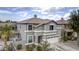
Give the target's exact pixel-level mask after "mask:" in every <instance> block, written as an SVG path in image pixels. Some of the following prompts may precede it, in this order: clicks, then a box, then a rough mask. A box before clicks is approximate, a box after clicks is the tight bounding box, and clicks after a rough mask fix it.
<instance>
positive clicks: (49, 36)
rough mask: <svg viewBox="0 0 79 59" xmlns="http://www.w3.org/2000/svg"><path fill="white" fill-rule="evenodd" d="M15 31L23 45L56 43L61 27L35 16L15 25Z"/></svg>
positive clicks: (52, 21)
mask: <svg viewBox="0 0 79 59" xmlns="http://www.w3.org/2000/svg"><path fill="white" fill-rule="evenodd" d="M17 31H18V32H19V34H20V37H21V39H22V42H24V43H40V42H42V41H46V40H47V41H48V42H50V43H55V42H58V41H59V39H60V38H61V26H60V25H59V24H57V22H55V21H54V20H49V19H40V18H37V17H36V16H35V17H33V18H30V19H26V20H23V21H20V22H18V23H17Z"/></svg>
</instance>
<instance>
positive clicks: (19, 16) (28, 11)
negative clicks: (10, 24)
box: [0, 7, 79, 21]
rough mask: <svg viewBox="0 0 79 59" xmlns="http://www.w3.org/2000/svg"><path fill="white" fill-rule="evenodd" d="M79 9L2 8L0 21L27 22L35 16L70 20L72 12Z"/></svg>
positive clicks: (0, 9) (0, 8)
mask: <svg viewBox="0 0 79 59" xmlns="http://www.w3.org/2000/svg"><path fill="white" fill-rule="evenodd" d="M76 9H79V8H78V7H50V8H46V7H0V20H3V21H5V20H14V21H15V20H16V21H20V20H25V19H28V18H32V17H33V15H34V14H36V15H37V16H38V18H43V19H50V20H52V19H53V20H59V19H61V18H64V19H68V18H69V17H68V16H69V15H70V12H72V11H73V10H76Z"/></svg>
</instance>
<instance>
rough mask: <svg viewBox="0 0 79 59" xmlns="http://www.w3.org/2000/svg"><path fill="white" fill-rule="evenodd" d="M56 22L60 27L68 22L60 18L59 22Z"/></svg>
mask: <svg viewBox="0 0 79 59" xmlns="http://www.w3.org/2000/svg"><path fill="white" fill-rule="evenodd" d="M56 22H57V24H60V25H62V24H68V21H67V20H64V19H63V18H61V20H58V21H56Z"/></svg>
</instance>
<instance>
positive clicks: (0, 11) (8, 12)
mask: <svg viewBox="0 0 79 59" xmlns="http://www.w3.org/2000/svg"><path fill="white" fill-rule="evenodd" d="M0 13H7V14H12V12H10V11H7V10H0Z"/></svg>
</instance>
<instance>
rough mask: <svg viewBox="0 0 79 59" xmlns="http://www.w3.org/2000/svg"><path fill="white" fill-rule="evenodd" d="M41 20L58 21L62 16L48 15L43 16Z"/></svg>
mask: <svg viewBox="0 0 79 59" xmlns="http://www.w3.org/2000/svg"><path fill="white" fill-rule="evenodd" d="M40 17H41V16H40ZM42 18H43V19H50V20H59V19H61V18H62V16H61V15H58V14H56V15H48V16H45V15H43V16H42Z"/></svg>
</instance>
